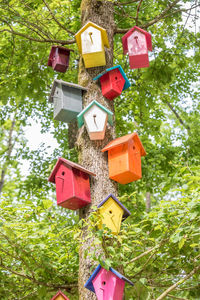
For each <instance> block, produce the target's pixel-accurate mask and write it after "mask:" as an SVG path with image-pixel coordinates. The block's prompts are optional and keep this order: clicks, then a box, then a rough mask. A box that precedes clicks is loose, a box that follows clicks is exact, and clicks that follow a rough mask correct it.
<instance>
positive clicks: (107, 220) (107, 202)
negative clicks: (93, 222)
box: [98, 194, 131, 234]
mask: <svg viewBox="0 0 200 300" xmlns="http://www.w3.org/2000/svg"><path fill="white" fill-rule="evenodd" d="M98 208H99V213H100V216H101V222H100V229H101V228H102V225H103V224H104V225H106V226H107V227H108V228H110V230H111V231H112V233H113V234H118V233H119V232H120V227H121V222H122V221H124V220H125V219H126V218H127V217H128V216H130V214H131V213H130V211H129V210H128V209H127V208H126V207H125V206H124V205H123V204H122V203H121V202H120V201H119V200H118V199H117V198H116V197H115V196H113V195H112V194H110V195H109V196H108V197H107V198H106V199H104V200H103V201H102V202H101V203H100V204H99V205H98Z"/></svg>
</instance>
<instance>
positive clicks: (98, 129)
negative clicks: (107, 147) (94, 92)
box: [84, 105, 108, 140]
mask: <svg viewBox="0 0 200 300" xmlns="http://www.w3.org/2000/svg"><path fill="white" fill-rule="evenodd" d="M84 121H85V124H86V127H87V131H88V134H89V136H90V139H91V140H103V139H104V136H105V131H106V125H107V121H108V115H107V113H106V112H105V111H103V110H102V109H100V108H99V107H98V106H96V105H93V106H92V107H91V108H90V109H89V110H88V111H87V112H86V113H85V114H84Z"/></svg>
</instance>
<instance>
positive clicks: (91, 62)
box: [75, 22, 110, 68]
mask: <svg viewBox="0 0 200 300" xmlns="http://www.w3.org/2000/svg"><path fill="white" fill-rule="evenodd" d="M75 38H76V42H77V45H78V49H79V52H80V54H82V56H83V60H84V64H85V67H86V68H93V67H99V66H105V65H106V58H105V50H104V46H105V47H107V48H109V47H110V46H109V41H108V36H107V32H106V30H105V29H104V28H102V27H100V26H98V25H96V24H95V23H93V22H88V23H87V24H85V25H84V26H83V27H82V28H81V29H80V30H79V31H78V32H77V33H76V34H75Z"/></svg>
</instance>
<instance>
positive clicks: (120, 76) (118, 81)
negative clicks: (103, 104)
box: [93, 65, 130, 100]
mask: <svg viewBox="0 0 200 300" xmlns="http://www.w3.org/2000/svg"><path fill="white" fill-rule="evenodd" d="M97 79H99V80H100V83H101V90H102V95H103V96H104V97H105V98H107V99H109V100H113V99H114V98H116V97H118V96H119V95H121V93H122V91H124V90H126V89H127V88H129V87H130V82H129V80H128V78H127V77H126V74H125V73H124V70H123V69H122V67H121V66H120V65H118V66H115V67H112V68H109V69H106V70H105V71H104V72H102V73H101V74H99V75H98V76H96V77H95V78H93V80H97Z"/></svg>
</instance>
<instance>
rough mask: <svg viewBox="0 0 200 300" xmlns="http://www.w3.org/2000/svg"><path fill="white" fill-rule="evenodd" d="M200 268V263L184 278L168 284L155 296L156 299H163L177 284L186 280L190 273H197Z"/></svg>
mask: <svg viewBox="0 0 200 300" xmlns="http://www.w3.org/2000/svg"><path fill="white" fill-rule="evenodd" d="M199 270H200V265H199V266H197V267H196V268H194V269H193V270H192V271H191V272H190V273H189V274H188V275H186V276H185V277H184V278H182V279H180V280H179V281H177V282H176V283H175V284H173V285H172V286H170V287H169V288H168V289H167V290H166V291H165V292H164V293H162V294H161V295H160V296H159V297H158V298H156V300H162V299H164V298H165V297H166V296H167V295H168V294H169V293H170V292H171V291H173V290H174V289H175V288H176V287H177V286H178V285H180V284H182V283H183V282H185V281H186V280H188V279H189V278H190V277H192V275H194V274H195V273H197V272H198V271H199Z"/></svg>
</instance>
